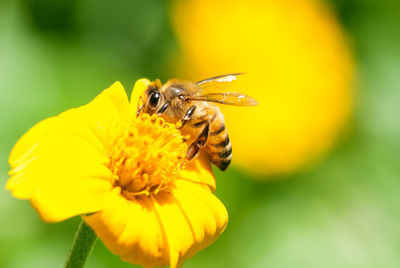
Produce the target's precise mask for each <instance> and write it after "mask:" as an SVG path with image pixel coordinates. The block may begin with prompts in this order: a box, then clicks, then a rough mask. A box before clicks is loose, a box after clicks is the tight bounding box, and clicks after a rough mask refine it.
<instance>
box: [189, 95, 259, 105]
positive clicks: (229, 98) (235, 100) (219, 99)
mask: <svg viewBox="0 0 400 268" xmlns="http://www.w3.org/2000/svg"><path fill="white" fill-rule="evenodd" d="M189 100H195V101H208V102H216V103H220V104H226V105H237V106H255V105H257V101H256V100H255V99H253V98H252V97H250V96H247V95H245V94H243V93H239V92H225V93H208V94H205V95H199V96H191V97H189Z"/></svg>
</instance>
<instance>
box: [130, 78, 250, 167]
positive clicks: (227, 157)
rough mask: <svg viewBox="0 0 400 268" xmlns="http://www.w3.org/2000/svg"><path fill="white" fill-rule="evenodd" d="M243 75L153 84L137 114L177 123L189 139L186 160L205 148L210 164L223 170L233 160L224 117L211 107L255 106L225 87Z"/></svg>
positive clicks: (148, 89) (142, 100)
mask: <svg viewBox="0 0 400 268" xmlns="http://www.w3.org/2000/svg"><path fill="white" fill-rule="evenodd" d="M241 74H242V73H235V74H227V75H220V76H215V77H211V78H207V79H204V80H201V81H198V82H190V81H185V80H180V79H171V80H169V81H167V82H166V83H165V84H164V85H163V84H161V82H160V80H155V81H154V82H152V83H151V84H150V85H149V86H148V88H147V89H146V90H145V91H144V93H143V94H142V96H141V97H140V99H139V103H138V109H137V113H138V115H139V113H140V112H145V113H148V114H158V115H160V116H162V117H163V118H164V119H165V121H166V122H170V123H176V124H177V126H178V128H180V129H181V133H182V134H183V135H189V137H190V138H189V140H188V142H189V144H190V146H189V148H188V150H187V153H186V159H187V160H191V159H193V158H194V157H195V156H196V155H197V153H198V152H199V150H200V149H202V148H204V150H205V151H206V152H207V155H208V157H209V159H210V161H211V162H212V163H213V164H214V165H216V166H217V167H218V168H220V169H221V170H225V169H226V168H227V167H228V166H229V164H230V162H231V158H232V145H231V142H230V140H229V136H228V132H227V130H226V128H225V120H224V115H223V114H222V113H221V111H220V110H219V108H218V107H217V106H216V105H215V104H214V103H218V104H228V105H238V106H254V105H257V101H256V100H255V99H253V98H251V97H249V96H247V95H245V94H242V93H238V92H228V88H229V87H228V85H230V83H231V82H232V81H235V80H236V79H237V77H238V76H239V75H241Z"/></svg>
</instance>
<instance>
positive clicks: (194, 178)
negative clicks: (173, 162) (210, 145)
mask: <svg viewBox="0 0 400 268" xmlns="http://www.w3.org/2000/svg"><path fill="white" fill-rule="evenodd" d="M180 177H182V178H183V179H185V180H188V181H191V182H194V183H200V184H207V185H208V186H209V187H210V188H211V189H212V191H215V187H216V184H215V177H214V173H213V172H212V169H211V163H210V160H209V159H208V156H207V154H206V153H205V152H203V151H200V153H199V154H198V155H197V156H196V158H195V159H194V160H192V161H190V162H188V163H187V164H186V166H185V168H184V169H183V170H181V172H180Z"/></svg>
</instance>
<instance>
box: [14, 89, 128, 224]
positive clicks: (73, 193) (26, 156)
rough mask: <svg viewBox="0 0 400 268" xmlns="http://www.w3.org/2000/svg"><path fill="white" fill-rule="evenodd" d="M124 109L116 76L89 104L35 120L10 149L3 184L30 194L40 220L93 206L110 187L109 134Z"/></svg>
mask: <svg viewBox="0 0 400 268" xmlns="http://www.w3.org/2000/svg"><path fill="white" fill-rule="evenodd" d="M128 111H129V103H128V98H127V96H126V93H125V90H124V88H123V87H122V85H121V84H120V83H119V82H117V83H115V84H113V85H112V86H111V87H110V88H108V89H106V90H104V91H103V92H102V93H101V94H100V95H99V96H98V97H96V98H95V99H94V100H93V101H92V102H91V103H89V104H88V105H85V106H82V107H79V108H75V109H71V110H68V111H66V112H64V113H62V114H60V115H58V116H56V117H52V118H49V119H46V120H44V121H42V122H40V123H38V124H37V125H36V126H34V127H33V128H32V129H31V130H29V131H28V132H27V133H26V134H25V135H24V136H23V137H22V138H21V139H20V140H19V141H18V142H17V144H16V145H15V147H14V149H13V151H12V152H11V155H10V158H9V163H10V166H11V167H12V170H11V171H10V173H9V174H10V175H11V176H12V177H11V178H10V179H9V181H8V182H7V185H6V188H7V189H8V190H11V191H12V194H13V195H14V196H15V197H17V198H26V199H32V200H31V201H32V204H33V206H34V207H35V208H36V209H37V210H38V212H39V214H40V216H41V217H42V218H43V219H44V220H45V221H59V220H63V219H65V218H68V217H72V216H75V215H78V214H82V213H90V212H94V211H98V210H99V209H101V208H102V207H103V203H104V199H105V198H106V196H107V193H108V192H109V191H110V189H111V172H110V170H109V169H108V167H107V164H108V161H109V158H108V150H109V148H108V147H109V145H108V142H109V137H110V135H111V134H112V131H113V130H114V128H115V126H116V125H118V124H119V122H120V121H121V120H124V118H125V117H126V116H127V115H128Z"/></svg>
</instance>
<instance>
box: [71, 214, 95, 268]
mask: <svg viewBox="0 0 400 268" xmlns="http://www.w3.org/2000/svg"><path fill="white" fill-rule="evenodd" d="M96 240H97V236H96V234H95V233H94V232H93V230H92V229H91V228H90V227H89V225H87V224H86V223H85V222H84V221H83V220H82V221H81V223H80V224H79V227H78V230H77V231H76V234H75V238H74V243H73V244H72V248H71V252H70V253H69V256H68V259H67V261H66V262H65V266H64V267H65V268H81V267H83V266H84V265H85V262H86V260H87V258H88V257H89V255H90V253H91V252H92V249H93V246H94V244H95V242H96Z"/></svg>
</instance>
